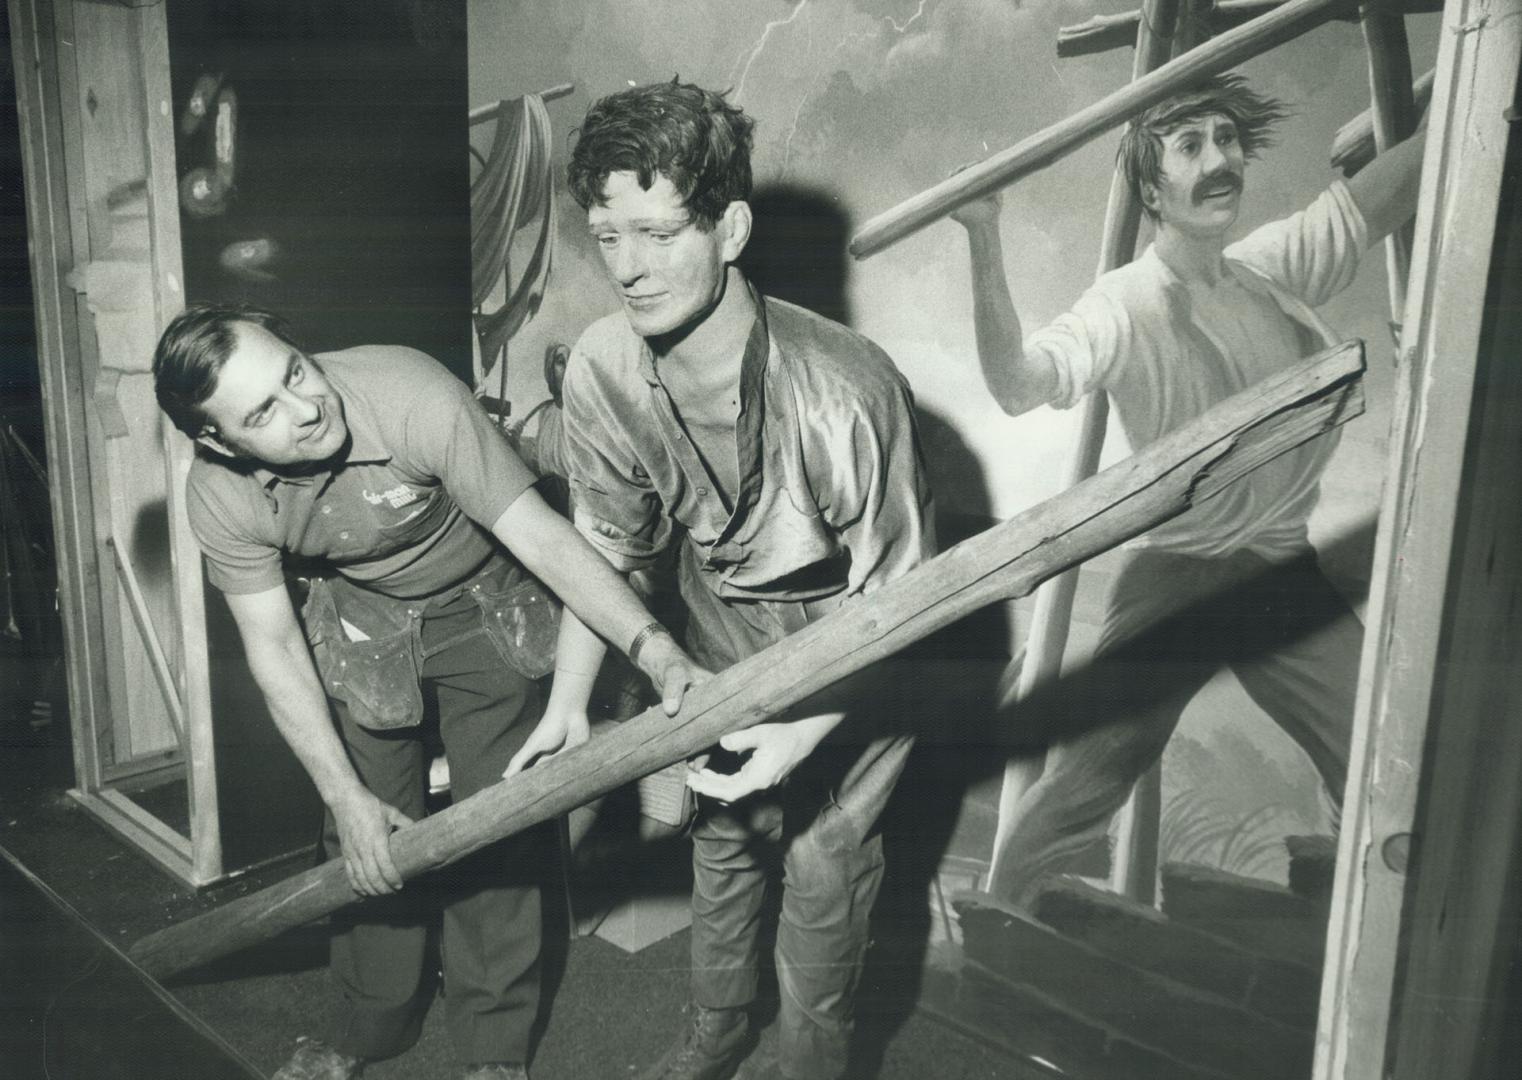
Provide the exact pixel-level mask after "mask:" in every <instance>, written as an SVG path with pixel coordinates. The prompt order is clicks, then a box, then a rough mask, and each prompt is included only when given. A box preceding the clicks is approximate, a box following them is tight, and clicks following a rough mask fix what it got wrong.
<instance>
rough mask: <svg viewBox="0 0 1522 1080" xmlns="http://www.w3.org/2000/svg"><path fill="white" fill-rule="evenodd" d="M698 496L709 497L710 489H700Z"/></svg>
mask: <svg viewBox="0 0 1522 1080" xmlns="http://www.w3.org/2000/svg"><path fill="white" fill-rule="evenodd" d="M698 494H699V495H707V494H708V489H707V488H698Z"/></svg>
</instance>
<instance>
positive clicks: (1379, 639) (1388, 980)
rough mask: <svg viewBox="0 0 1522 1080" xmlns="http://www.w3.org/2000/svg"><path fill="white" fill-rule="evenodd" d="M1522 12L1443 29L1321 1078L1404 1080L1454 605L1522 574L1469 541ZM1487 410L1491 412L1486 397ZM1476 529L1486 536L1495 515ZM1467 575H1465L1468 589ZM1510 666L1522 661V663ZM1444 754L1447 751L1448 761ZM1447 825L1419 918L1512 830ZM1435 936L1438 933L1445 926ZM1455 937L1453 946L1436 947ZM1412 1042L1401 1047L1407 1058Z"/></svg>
mask: <svg viewBox="0 0 1522 1080" xmlns="http://www.w3.org/2000/svg"><path fill="white" fill-rule="evenodd" d="M1516 15H1517V4H1516V0H1450V2H1449V4H1448V6H1447V8H1446V9H1445V10H1444V12H1443V16H1442V20H1443V28H1442V34H1441V44H1440V46H1439V53H1438V64H1437V79H1436V83H1435V86H1434V92H1433V102H1432V110H1431V116H1432V120H1431V125H1432V126H1431V131H1430V133H1429V134H1428V137H1427V153H1426V160H1425V162H1424V167H1423V172H1422V187H1421V200H1420V204H1419V209H1418V213H1417V218H1416V243H1415V246H1414V248H1413V252H1412V268H1411V291H1410V295H1409V296H1408V298H1407V302H1406V309H1405V320H1404V322H1405V333H1404V335H1403V339H1404V340H1403V343H1402V348H1401V359H1400V366H1399V369H1398V374H1397V379H1396V393H1397V397H1396V403H1395V420H1394V423H1393V427H1392V431H1391V439H1390V447H1391V460H1390V464H1389V468H1388V472H1387V476H1386V480H1385V492H1384V498H1383V504H1382V507H1381V513H1380V518H1379V532H1378V535H1377V537H1376V542H1375V551H1374V574H1373V580H1372V582H1371V590H1370V599H1369V619H1368V628H1367V630H1366V632H1365V637H1364V652H1363V662H1362V665H1361V668H1360V672H1359V688H1358V704H1357V707H1356V710H1355V715H1354V726H1353V753H1352V761H1351V765H1350V771H1349V781H1348V790H1347V797H1346V799H1345V801H1344V807H1343V819H1342V835H1341V840H1340V843H1339V848H1338V857H1337V878H1336V884H1335V886H1334V889H1333V893H1332V914H1331V921H1330V926H1329V930H1328V938H1327V968H1326V974H1325V977H1324V978H1323V980H1322V990H1321V1013H1320V1025H1319V1029H1318V1033H1317V1040H1316V1065H1315V1073H1314V1075H1315V1078H1316V1080H1382V1078H1384V1077H1386V1076H1388V1075H1389V1070H1388V1063H1387V1061H1386V1057H1387V1048H1388V1039H1389V1034H1390V1026H1391V1008H1392V1002H1393V999H1394V998H1393V995H1394V986H1395V973H1396V970H1397V966H1398V964H1399V960H1400V958H1399V956H1398V954H1397V943H1398V941H1399V940H1400V932H1401V927H1402V922H1403V915H1404V913H1405V911H1406V906H1405V905H1406V897H1407V894H1408V888H1409V883H1408V881H1407V878H1406V873H1405V870H1406V855H1405V853H1406V851H1407V850H1408V849H1409V847H1410V843H1411V836H1412V832H1413V822H1414V815H1415V810H1416V803H1417V794H1418V780H1419V777H1421V775H1422V773H1423V771H1424V768H1425V767H1426V766H1425V763H1424V756H1425V754H1426V752H1427V748H1428V746H1429V745H1430V735H1431V732H1430V731H1429V727H1428V725H1429V716H1432V715H1433V710H1434V705H1435V704H1436V705H1438V706H1440V707H1439V709H1438V715H1440V716H1441V715H1443V708H1442V706H1445V705H1447V704H1448V703H1450V702H1455V701H1459V702H1462V701H1463V698H1462V695H1464V694H1465V693H1476V694H1480V693H1484V692H1485V691H1484V689H1483V688H1479V687H1476V688H1472V689H1469V690H1466V689H1465V688H1462V687H1457V686H1455V685H1454V682H1453V679H1454V675H1450V674H1449V673H1448V669H1449V662H1450V660H1453V659H1462V658H1460V657H1453V656H1451V654H1450V649H1449V644H1450V640H1451V641H1452V643H1453V644H1455V645H1457V644H1459V641H1460V639H1450V636H1449V635H1450V627H1452V626H1453V625H1454V624H1453V622H1452V618H1451V616H1452V613H1453V611H1454V608H1453V602H1454V600H1455V599H1458V598H1462V597H1464V596H1467V595H1469V594H1468V593H1466V592H1463V591H1459V592H1455V583H1456V582H1460V583H1467V582H1466V579H1468V580H1469V581H1474V580H1479V579H1477V578H1468V575H1470V574H1472V573H1473V572H1474V571H1476V570H1477V569H1478V567H1475V566H1473V565H1467V566H1466V564H1465V563H1464V562H1463V561H1462V560H1461V561H1459V562H1458V563H1456V562H1455V553H1456V551H1457V552H1460V553H1461V554H1463V555H1464V557H1465V558H1470V557H1479V558H1480V562H1481V563H1482V564H1483V562H1484V560H1485V559H1486V558H1489V557H1491V556H1492V555H1494V556H1495V557H1496V558H1497V559H1498V560H1499V566H1500V567H1501V568H1502V570H1503V572H1504V571H1505V570H1506V568H1507V567H1509V566H1511V565H1514V563H1513V560H1514V553H1513V548H1514V546H1515V543H1516V536H1515V535H1514V534H1513V535H1510V536H1507V537H1505V538H1504V542H1503V541H1498V546H1497V547H1496V548H1494V549H1492V550H1491V551H1489V552H1486V553H1484V554H1483V555H1482V556H1481V555H1479V553H1476V552H1475V551H1474V550H1473V548H1472V545H1470V541H1471V540H1472V539H1473V533H1472V532H1470V529H1471V524H1470V522H1472V521H1474V520H1477V519H1474V518H1468V519H1466V518H1461V516H1460V511H1461V507H1462V503H1461V496H1463V495H1465V493H1466V492H1471V491H1472V490H1473V489H1472V488H1471V487H1470V486H1469V485H1468V484H1466V477H1469V476H1471V475H1472V468H1473V461H1474V460H1477V459H1474V458H1473V455H1474V454H1475V453H1476V449H1475V447H1476V441H1475V440H1476V436H1477V435H1479V436H1482V437H1485V438H1489V437H1492V433H1491V432H1489V431H1486V430H1484V429H1483V428H1482V427H1481V425H1480V424H1478V423H1477V415H1478V414H1477V412H1476V388H1477V380H1476V376H1477V370H1478V368H1479V354H1480V351H1481V347H1482V343H1483V342H1484V340H1485V339H1484V338H1483V336H1482V335H1483V333H1484V331H1485V329H1486V327H1487V323H1488V318H1489V316H1488V313H1487V309H1486V301H1487V295H1488V278H1489V274H1490V272H1491V270H1492V266H1493V263H1492V249H1493V241H1494V238H1495V233H1496V223H1497V220H1498V213H1499V209H1500V192H1501V191H1502V190H1503V187H1502V176H1503V168H1504V165H1505V157H1506V148H1507V145H1508V139H1509V132H1508V122H1507V119H1506V114H1507V110H1508V109H1509V108H1510V107H1511V106H1512V105H1513V102H1514V100H1515V94H1516V90H1517V70H1518V61H1519V58H1522V20H1519V19H1518V18H1517V17H1516ZM1505 362H1508V363H1512V364H1514V363H1515V358H1514V357H1513V356H1508V357H1506V361H1505ZM1480 401H1481V403H1482V404H1483V403H1484V395H1483V394H1482V395H1481V398H1480ZM1488 422H1489V421H1488V420H1487V423H1488ZM1515 428H1516V418H1515V414H1514V413H1513V414H1512V415H1511V416H1509V417H1506V418H1505V420H1504V422H1503V425H1502V430H1501V431H1500V432H1499V433H1495V434H1496V435H1497V437H1502V438H1506V439H1511V441H1510V442H1509V443H1508V444H1507V445H1508V446H1509V447H1510V452H1511V455H1512V456H1511V458H1510V460H1509V461H1508V462H1507V464H1506V466H1505V468H1506V470H1507V471H1508V472H1514V471H1515V466H1516V462H1515V445H1516V443H1515V439H1513V438H1512V434H1513V433H1514V432H1515ZM1491 475H1493V474H1491ZM1466 497H1467V496H1466ZM1490 497H1491V498H1493V499H1495V498H1500V499H1508V500H1509V499H1513V496H1512V495H1511V493H1510V492H1509V490H1508V491H1507V493H1506V494H1501V493H1500V492H1492V493H1491V494H1490ZM1478 520H1481V521H1482V523H1483V515H1482V516H1481V518H1480V519H1478ZM1499 520H1502V519H1499V518H1496V519H1492V521H1499ZM1486 524H1488V523H1486ZM1461 525H1462V529H1463V534H1462V535H1461V534H1460V530H1461ZM1456 566H1458V567H1459V568H1461V569H1462V570H1463V571H1464V575H1463V576H1461V577H1455V573H1456V571H1455V567H1456ZM1500 599H1501V598H1500V597H1494V598H1491V600H1490V602H1489V603H1487V604H1486V610H1493V605H1494V604H1495V603H1498V602H1500ZM1484 629H1485V630H1486V632H1494V633H1497V634H1500V633H1502V632H1503V630H1504V632H1506V633H1511V631H1510V629H1508V628H1507V624H1502V623H1499V622H1498V623H1497V624H1496V625H1495V626H1494V627H1487V628H1484ZM1466 640H1467V639H1466ZM1501 640H1514V638H1509V639H1501ZM1476 648H1477V649H1478V648H1479V647H1478V646H1476ZM1511 662H1512V663H1513V664H1514V663H1515V657H1512V658H1511ZM1476 681H1482V680H1476ZM1511 721H1514V717H1508V716H1505V715H1496V716H1492V715H1488V714H1487V715H1486V716H1485V717H1484V718H1483V719H1482V720H1480V721H1478V722H1475V721H1473V720H1472V719H1471V720H1470V721H1465V722H1464V725H1465V730H1469V727H1468V725H1469V724H1470V723H1477V726H1476V728H1475V730H1483V729H1485V728H1486V727H1488V726H1492V725H1496V724H1504V723H1508V722H1511ZM1455 730H1458V729H1457V728H1456V729H1455ZM1459 737H1460V738H1463V737H1464V736H1463V735H1462V734H1460V736H1459ZM1446 757H1447V755H1446V754H1442V755H1439V761H1442V760H1444V759H1446ZM1494 764H1499V763H1494ZM1501 782H1502V783H1503V784H1512V785H1515V783H1516V778H1515V776H1514V775H1512V776H1507V777H1505V778H1504V779H1503V780H1502V781H1501ZM1448 812H1449V813H1450V814H1452V815H1455V819H1450V820H1451V825H1450V831H1448V832H1447V833H1445V835H1444V836H1442V837H1441V839H1442V840H1443V841H1444V842H1445V843H1453V844H1454V849H1453V851H1451V852H1443V851H1434V850H1432V847H1431V845H1430V844H1429V846H1428V847H1426V848H1424V849H1423V851H1422V853H1421V855H1420V858H1421V860H1422V863H1423V864H1424V865H1423V868H1422V870H1421V878H1420V880H1419V888H1418V895H1419V896H1420V897H1422V900H1423V906H1421V907H1418V908H1416V909H1415V910H1416V911H1418V912H1419V913H1430V912H1432V911H1433V910H1434V909H1433V908H1432V907H1430V906H1426V905H1427V904H1429V903H1431V902H1432V900H1434V899H1436V898H1440V897H1443V896H1444V895H1445V891H1446V890H1448V889H1452V888H1457V889H1459V890H1462V885H1461V884H1460V880H1462V879H1459V880H1456V881H1455V882H1454V883H1445V882H1442V881H1439V880H1437V875H1439V874H1442V873H1446V872H1450V871H1451V872H1453V873H1454V874H1455V875H1460V874H1461V873H1462V872H1461V870H1460V868H1459V867H1458V865H1457V860H1458V858H1459V857H1460V856H1461V855H1464V854H1471V853H1472V849H1471V848H1470V847H1469V846H1468V844H1467V843H1466V844H1460V843H1459V842H1457V841H1456V840H1455V839H1454V833H1453V832H1452V831H1451V830H1453V829H1458V830H1460V832H1462V830H1463V829H1474V830H1475V831H1476V832H1477V833H1481V834H1483V835H1485V836H1486V837H1487V838H1489V837H1492V836H1494V833H1492V832H1488V831H1486V830H1491V829H1494V828H1496V827H1497V823H1494V822H1487V821H1483V820H1469V819H1467V818H1459V817H1458V815H1460V808H1448ZM1430 839H1432V838H1429V840H1430ZM1472 869H1473V870H1484V869H1485V868H1480V867H1476V868H1472ZM1455 898H1457V896H1455ZM1453 914H1454V920H1455V925H1454V926H1450V927H1449V928H1448V932H1449V933H1450V934H1451V933H1453V932H1454V931H1455V930H1458V932H1459V933H1460V934H1462V933H1463V930H1462V928H1461V927H1460V926H1459V925H1458V924H1459V923H1462V914H1463V912H1462V911H1461V910H1460V909H1459V908H1457V907H1455V909H1454V912H1453ZM1423 929H1425V930H1427V931H1429V932H1430V931H1431V929H1432V928H1431V927H1425V928H1423ZM1443 940H1444V935H1443V934H1441V933H1439V934H1436V935H1433V936H1431V937H1430V938H1428V939H1427V940H1426V941H1424V945H1425V944H1427V943H1428V942H1439V943H1440V942H1441V941H1443ZM1483 960H1485V961H1488V960H1489V958H1488V957H1487V958H1483ZM1411 961H1412V966H1411V968H1410V970H1409V971H1408V974H1407V982H1408V985H1412V988H1413V990H1418V989H1420V988H1419V987H1418V986H1416V985H1414V984H1411V983H1410V980H1411V978H1413V977H1414V976H1416V975H1418V974H1419V973H1420V972H1421V971H1422V970H1424V969H1423V968H1422V967H1421V966H1420V965H1422V964H1426V965H1429V967H1428V968H1426V969H1425V970H1434V969H1437V968H1439V967H1442V966H1447V968H1448V970H1450V971H1452V970H1453V969H1454V966H1456V965H1462V964H1465V963H1471V962H1475V958H1474V957H1473V956H1472V955H1470V954H1467V953H1466V954H1460V953H1455V954H1454V955H1453V956H1452V957H1451V958H1449V959H1447V960H1443V959H1442V958H1441V957H1438V956H1436V955H1434V954H1432V953H1430V952H1428V951H1427V950H1426V949H1425V948H1424V949H1423V950H1422V951H1419V952H1413V953H1412V955H1411ZM1479 966H1482V967H1483V966H1484V963H1479ZM1450 985H1454V984H1450ZM1438 1004H1439V1003H1428V1004H1427V1005H1425V1006H1423V1008H1424V1009H1426V1008H1432V1007H1437V1005H1438ZM1440 1006H1441V1009H1442V1010H1443V1016H1442V1018H1441V1019H1440V1021H1433V1018H1432V1017H1431V1015H1430V1013H1429V1014H1427V1015H1426V1016H1425V1017H1423V1018H1422V1019H1420V1020H1418V1021H1413V1022H1414V1023H1417V1024H1418V1025H1419V1026H1420V1029H1421V1030H1425V1031H1427V1032H1428V1033H1429V1034H1435V1032H1434V1023H1435V1022H1436V1023H1441V1024H1442V1025H1445V1026H1446V1027H1447V1031H1448V1033H1449V1034H1452V1033H1454V1032H1456V1031H1458V1030H1460V1028H1459V1026H1457V1025H1455V1023H1454V1020H1453V1017H1454V1016H1459V1015H1461V1016H1463V1017H1464V1023H1465V1024H1470V1022H1471V1021H1472V1019H1473V1017H1474V1013H1475V1009H1476V1005H1475V1003H1473V1002H1470V1001H1465V1000H1463V999H1461V998H1458V997H1445V998H1444V999H1443V1001H1442V1002H1441V1003H1440ZM1414 1030H1417V1029H1414ZM1407 1045H1408V1044H1407V1036H1406V1034H1405V1033H1402V1036H1401V1046H1402V1053H1406V1052H1407ZM1450 1045H1451V1043H1450V1042H1449V1040H1448V1039H1447V1038H1438V1039H1436V1041H1434V1042H1433V1043H1431V1044H1430V1045H1429V1046H1428V1047H1427V1048H1426V1049H1424V1050H1418V1049H1415V1048H1412V1049H1411V1052H1412V1053H1413V1054H1414V1055H1415V1056H1416V1058H1417V1060H1418V1061H1425V1063H1426V1064H1427V1066H1428V1067H1429V1069H1430V1071H1428V1072H1427V1073H1425V1074H1423V1073H1420V1072H1416V1071H1411V1072H1407V1069H1408V1068H1410V1064H1411V1063H1409V1062H1407V1061H1405V1060H1402V1061H1399V1062H1398V1063H1397V1066H1396V1067H1397V1068H1398V1070H1399V1075H1409V1076H1411V1077H1417V1076H1424V1077H1436V1076H1469V1075H1472V1074H1471V1073H1469V1072H1468V1071H1467V1070H1466V1069H1465V1068H1463V1066H1462V1065H1461V1063H1460V1062H1458V1061H1453V1060H1448V1059H1446V1058H1444V1059H1442V1060H1441V1061H1440V1062H1434V1061H1432V1060H1430V1055H1431V1054H1433V1053H1438V1054H1441V1053H1442V1051H1443V1048H1444V1047H1447V1046H1450Z"/></svg>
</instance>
